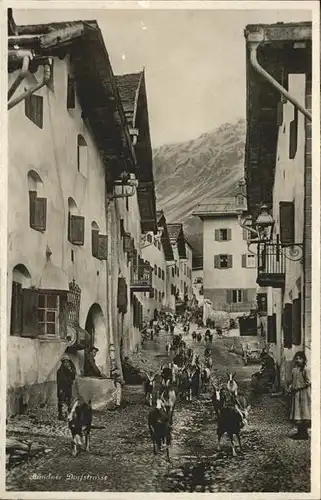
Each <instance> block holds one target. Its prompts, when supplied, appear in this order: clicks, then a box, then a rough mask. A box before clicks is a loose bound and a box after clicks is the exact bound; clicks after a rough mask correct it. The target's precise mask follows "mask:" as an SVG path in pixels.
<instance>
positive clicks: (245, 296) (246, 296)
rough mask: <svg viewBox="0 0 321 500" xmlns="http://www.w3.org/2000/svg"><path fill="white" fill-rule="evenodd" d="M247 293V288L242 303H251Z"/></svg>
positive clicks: (243, 291) (243, 293)
mask: <svg viewBox="0 0 321 500" xmlns="http://www.w3.org/2000/svg"><path fill="white" fill-rule="evenodd" d="M247 292H248V291H247V289H246V288H245V289H244V290H242V302H245V303H247V302H248V301H249V299H248V293H247Z"/></svg>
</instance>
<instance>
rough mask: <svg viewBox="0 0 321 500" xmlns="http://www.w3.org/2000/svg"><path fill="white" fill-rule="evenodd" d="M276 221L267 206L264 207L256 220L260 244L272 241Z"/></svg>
mask: <svg viewBox="0 0 321 500" xmlns="http://www.w3.org/2000/svg"><path fill="white" fill-rule="evenodd" d="M274 224H275V221H274V219H273V217H272V215H271V214H270V213H269V211H268V207H267V205H265V204H264V205H262V206H261V209H260V213H259V215H258V217H257V219H256V222H255V227H256V231H257V234H258V237H259V240H260V242H263V241H271V239H272V234H273V228H274Z"/></svg>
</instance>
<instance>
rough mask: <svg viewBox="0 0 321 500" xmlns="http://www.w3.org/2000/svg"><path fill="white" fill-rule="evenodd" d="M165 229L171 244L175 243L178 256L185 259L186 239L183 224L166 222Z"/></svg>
mask: <svg viewBox="0 0 321 500" xmlns="http://www.w3.org/2000/svg"><path fill="white" fill-rule="evenodd" d="M167 229H168V234H169V239H170V242H171V245H175V244H177V248H178V255H179V258H180V259H186V246H185V242H186V240H185V236H184V231H183V224H177V223H173V224H167Z"/></svg>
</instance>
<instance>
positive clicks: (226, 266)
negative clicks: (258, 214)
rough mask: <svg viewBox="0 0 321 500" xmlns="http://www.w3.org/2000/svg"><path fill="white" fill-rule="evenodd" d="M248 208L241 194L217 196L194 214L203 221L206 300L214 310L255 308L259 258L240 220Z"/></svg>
mask: <svg viewBox="0 0 321 500" xmlns="http://www.w3.org/2000/svg"><path fill="white" fill-rule="evenodd" d="M245 211H246V205H245V202H244V197H243V196H242V197H240V198H238V199H237V198H235V197H231V198H218V199H217V200H216V201H215V202H214V203H211V204H202V205H199V206H198V207H197V208H196V210H195V211H194V213H193V215H195V216H197V217H199V218H200V219H201V220H202V221H203V287H204V290H203V292H204V299H209V300H211V302H212V304H213V308H214V309H215V310H218V311H227V312H230V313H235V315H240V314H242V313H248V312H249V311H250V310H251V309H254V308H255V307H256V257H255V255H253V254H251V253H249V251H248V247H247V231H245V230H243V229H242V228H241V227H240V225H239V223H238V216H239V215H240V214H243V213H245ZM205 319H206V318H205Z"/></svg>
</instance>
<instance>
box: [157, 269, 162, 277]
mask: <svg viewBox="0 0 321 500" xmlns="http://www.w3.org/2000/svg"><path fill="white" fill-rule="evenodd" d="M158 277H159V278H161V277H162V270H161V268H160V267H159V268H158Z"/></svg>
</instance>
